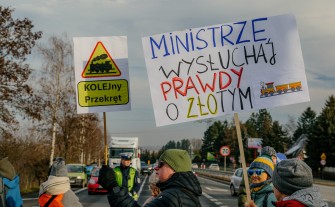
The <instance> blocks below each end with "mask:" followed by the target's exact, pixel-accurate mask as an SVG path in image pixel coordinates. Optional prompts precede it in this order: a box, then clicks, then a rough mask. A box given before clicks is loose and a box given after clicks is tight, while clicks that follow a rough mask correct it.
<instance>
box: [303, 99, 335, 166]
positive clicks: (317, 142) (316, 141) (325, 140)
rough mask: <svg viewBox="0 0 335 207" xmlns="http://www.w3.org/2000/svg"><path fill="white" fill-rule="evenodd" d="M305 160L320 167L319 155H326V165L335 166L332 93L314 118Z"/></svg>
mask: <svg viewBox="0 0 335 207" xmlns="http://www.w3.org/2000/svg"><path fill="white" fill-rule="evenodd" d="M306 147H307V156H308V157H307V159H306V162H307V163H308V164H309V165H310V166H311V167H312V168H313V169H314V170H316V169H318V168H319V167H321V165H320V160H321V159H320V156H321V154H322V153H325V154H326V156H327V159H326V162H327V163H326V166H328V167H334V166H335V155H334V152H335V97H334V96H333V95H332V96H330V97H329V98H328V100H327V101H326V103H325V106H324V108H323V109H322V111H321V114H320V115H319V116H318V117H317V118H316V122H315V126H314V127H313V130H312V134H311V136H310V137H309V140H308V143H307V146H306Z"/></svg>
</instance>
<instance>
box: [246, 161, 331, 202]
mask: <svg viewBox="0 0 335 207" xmlns="http://www.w3.org/2000/svg"><path fill="white" fill-rule="evenodd" d="M273 190H274V194H275V197H276V199H277V202H274V205H275V206H277V207H312V206H313V207H326V206H328V204H327V203H326V202H324V201H323V200H322V199H321V194H320V190H319V188H318V187H313V174H312V170H311V168H310V167H309V166H308V165H307V164H306V163H305V162H304V161H302V160H300V159H297V158H293V159H286V160H282V161H281V162H280V163H278V165H277V166H276V167H275V170H274V172H273ZM256 206H257V205H256V204H255V203H254V202H252V201H250V202H248V203H247V204H246V207H256Z"/></svg>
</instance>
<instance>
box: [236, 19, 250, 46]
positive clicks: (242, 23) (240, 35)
mask: <svg viewBox="0 0 335 207" xmlns="http://www.w3.org/2000/svg"><path fill="white" fill-rule="evenodd" d="M246 23H247V22H246V21H243V22H236V23H234V24H241V25H243V26H242V28H241V31H240V33H239V34H238V37H237V40H236V44H241V43H245V42H250V40H242V41H241V37H242V34H243V31H244V28H245V25H246Z"/></svg>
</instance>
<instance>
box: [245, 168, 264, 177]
mask: <svg viewBox="0 0 335 207" xmlns="http://www.w3.org/2000/svg"><path fill="white" fill-rule="evenodd" d="M263 172H264V170H263V169H254V170H252V169H249V170H248V175H249V176H253V175H254V174H255V173H256V175H258V176H260V175H261V174H262V173H263Z"/></svg>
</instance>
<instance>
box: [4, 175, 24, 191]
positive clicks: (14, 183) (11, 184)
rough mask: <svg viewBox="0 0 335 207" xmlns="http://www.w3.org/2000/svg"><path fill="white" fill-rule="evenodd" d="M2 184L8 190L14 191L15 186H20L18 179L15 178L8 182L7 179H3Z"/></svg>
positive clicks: (17, 177)
mask: <svg viewBox="0 0 335 207" xmlns="http://www.w3.org/2000/svg"><path fill="white" fill-rule="evenodd" d="M3 182H4V184H5V185H6V186H7V187H8V188H10V189H14V188H16V186H19V185H20V177H19V176H15V177H14V179H13V180H9V179H7V178H4V179H3Z"/></svg>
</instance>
